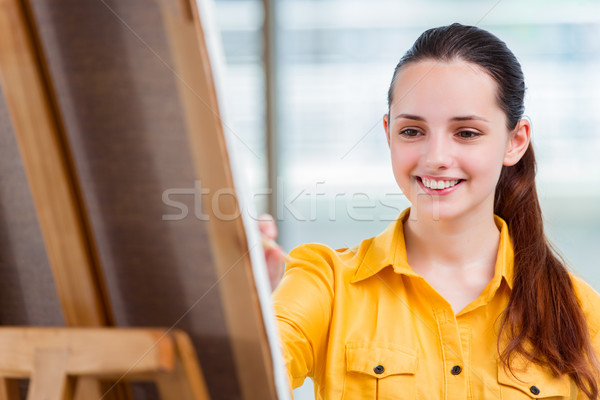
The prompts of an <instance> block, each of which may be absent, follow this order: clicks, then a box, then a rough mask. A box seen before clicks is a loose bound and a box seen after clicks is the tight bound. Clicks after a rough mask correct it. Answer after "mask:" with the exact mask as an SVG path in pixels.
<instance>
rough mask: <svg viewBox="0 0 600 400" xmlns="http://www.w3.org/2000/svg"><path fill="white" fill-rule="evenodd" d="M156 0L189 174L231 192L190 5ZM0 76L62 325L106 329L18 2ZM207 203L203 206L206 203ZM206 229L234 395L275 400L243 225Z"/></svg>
mask: <svg viewBox="0 0 600 400" xmlns="http://www.w3.org/2000/svg"><path fill="white" fill-rule="evenodd" d="M160 4H161V5H162V10H163V17H164V22H165V26H166V28H167V32H168V37H169V41H170V43H171V49H172V53H173V59H174V60H175V72H176V74H175V75H176V78H177V82H178V85H179V94H180V99H181V103H182V105H183V108H184V115H185V120H186V125H187V128H188V129H187V131H188V136H189V141H190V143H191V146H190V147H191V151H192V159H193V162H194V165H195V169H196V176H197V177H198V179H200V178H201V179H202V181H203V184H204V185H206V186H208V187H210V188H211V193H212V195H214V194H215V193H219V191H220V190H231V191H232V192H233V193H234V192H235V191H233V189H234V184H233V177H232V174H231V171H230V170H229V169H228V168H227V166H228V164H229V158H228V157H229V156H228V152H227V146H226V143H225V138H224V132H223V124H222V121H221V113H220V108H219V102H218V98H217V90H216V88H215V82H214V79H213V70H212V66H211V63H210V60H209V54H208V53H209V52H208V49H207V46H206V42H205V39H206V38H205V37H204V34H205V33H204V30H203V26H202V21H201V18H200V15H199V13H198V7H197V4H196V2H194V1H191V0H161V3H160ZM0 78H1V80H2V85H3V90H4V95H5V97H6V100H7V105H8V107H9V111H10V114H11V119H12V122H13V126H14V129H15V132H16V135H17V142H18V145H19V149H20V152H21V156H22V159H23V162H24V167H25V170H26V174H27V178H28V182H29V185H30V189H31V193H32V196H33V200H34V205H35V208H36V212H37V215H38V219H39V222H40V228H41V231H42V235H43V238H44V241H45V244H46V249H47V252H48V258H49V261H50V265H51V268H52V271H53V276H54V279H55V284H56V289H57V293H58V296H59V299H60V301H61V305H62V309H63V313H64V316H65V321H66V324H67V325H68V326H106V325H111V324H112V317H111V309H110V305H109V301H108V296H107V295H106V289H105V286H104V283H103V277H102V273H101V268H100V265H99V260H98V257H97V255H96V250H95V248H94V242H93V238H92V235H91V233H90V229H89V222H88V220H87V217H86V213H85V205H84V203H83V200H82V196H81V193H80V189H79V188H78V185H77V179H76V174H77V173H76V170H75V168H74V166H73V162H72V160H71V155H70V149H69V147H68V140H67V137H66V134H65V131H64V129H65V128H64V126H63V123H62V122H61V114H60V110H59V106H58V104H57V101H56V99H55V94H54V91H53V86H52V80H51V79H50V77H49V73H48V71H47V67H46V66H45V64H44V57H43V49H42V47H41V45H40V40H39V37H38V32H37V31H36V25H35V20H34V18H33V17H32V13H31V9H30V5H29V3H28V0H0ZM207 132H209V133H210V134H207ZM214 133H217V134H214ZM215 165H220V166H221V167H222V166H224V165H225V167H224V168H221V167H219V168H215ZM208 202H209V203H212V198H210V197H209V200H208ZM220 211H221V212H222V213H224V214H227V215H235V214H236V213H237V212H238V211H239V204H238V203H237V202H236V201H235V199H234V198H232V197H229V198H228V199H227V198H226V199H225V201H224V202H221V203H220ZM208 226H209V231H210V237H211V245H212V249H213V254H214V259H215V264H216V271H217V273H218V275H219V276H220V277H222V278H223V279H222V282H221V292H222V295H223V296H222V302H223V304H224V308H225V314H226V320H227V323H228V329H229V336H230V341H231V344H232V348H233V353H234V358H235V361H236V369H237V371H236V373H237V376H238V379H239V380H240V388H241V392H242V396H243V398H246V399H254V398H260V399H276V398H277V389H276V388H275V385H274V382H273V379H272V377H273V374H274V371H273V364H272V354H271V350H270V348H269V344H268V338H267V334H266V332H265V328H264V326H263V324H262V323H263V320H262V314H261V311H260V310H261V306H260V302H259V298H258V296H257V294H256V288H255V286H254V278H253V274H252V265H251V260H250V256H249V251H250V250H251V249H248V239H247V237H246V235H245V231H244V226H243V222H242V220H241V219H240V218H237V219H234V220H228V221H225V220H222V219H219V218H218V217H216V216H214V215H213V216H212V217H211V219H210V221H209V224H208ZM249 365H252V366H253V367H252V368H248V366H249Z"/></svg>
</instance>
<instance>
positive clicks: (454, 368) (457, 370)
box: [450, 365, 462, 375]
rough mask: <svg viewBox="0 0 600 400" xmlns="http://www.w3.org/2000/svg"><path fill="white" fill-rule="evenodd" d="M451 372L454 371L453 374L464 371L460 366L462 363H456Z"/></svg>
mask: <svg viewBox="0 0 600 400" xmlns="http://www.w3.org/2000/svg"><path fill="white" fill-rule="evenodd" d="M450 372H451V373H452V375H458V374H460V373H461V372H462V368H461V367H460V365H455V366H454V367H452V369H451V370H450Z"/></svg>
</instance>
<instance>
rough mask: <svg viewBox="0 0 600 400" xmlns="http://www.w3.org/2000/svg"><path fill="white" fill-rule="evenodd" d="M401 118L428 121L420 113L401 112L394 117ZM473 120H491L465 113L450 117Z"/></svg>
mask: <svg viewBox="0 0 600 400" xmlns="http://www.w3.org/2000/svg"><path fill="white" fill-rule="evenodd" d="M399 118H405V119H412V120H415V121H422V122H425V121H426V120H425V118H423V117H420V116H418V115H412V114H399V115H396V117H394V119H399ZM472 120H478V121H483V122H490V121H488V120H487V119H485V118H483V117H480V116H478V115H465V116H458V117H452V118H450V120H449V121H450V122H454V121H472Z"/></svg>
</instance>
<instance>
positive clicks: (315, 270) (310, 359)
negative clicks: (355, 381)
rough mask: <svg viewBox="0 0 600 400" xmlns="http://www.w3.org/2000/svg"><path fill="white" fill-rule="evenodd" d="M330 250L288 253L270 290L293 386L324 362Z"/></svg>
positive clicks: (330, 282) (330, 291)
mask: <svg viewBox="0 0 600 400" xmlns="http://www.w3.org/2000/svg"><path fill="white" fill-rule="evenodd" d="M332 252H333V251H332V250H331V249H329V248H328V247H326V246H323V245H302V246H300V247H297V248H296V249H294V250H292V252H290V257H291V258H292V260H293V261H292V262H290V263H288V264H287V265H286V272H285V274H284V276H283V279H282V280H281V282H280V283H279V286H278V287H277V289H276V290H275V292H274V293H273V306H274V309H275V317H276V320H277V325H278V328H279V334H280V338H281V345H282V350H283V356H284V361H285V363H286V367H287V372H288V376H289V379H290V384H291V385H292V388H296V387H298V386H300V385H302V383H303V382H304V379H305V378H306V377H307V376H308V377H313V376H314V374H315V368H316V366H320V365H324V364H323V363H324V358H325V357H326V352H327V337H328V330H329V322H330V320H331V309H332V304H333V280H334V273H333V268H332V266H333V261H332Z"/></svg>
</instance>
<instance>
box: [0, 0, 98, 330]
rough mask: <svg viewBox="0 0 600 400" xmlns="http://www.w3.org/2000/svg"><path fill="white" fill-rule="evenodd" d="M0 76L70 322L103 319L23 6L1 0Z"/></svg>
mask: <svg viewBox="0 0 600 400" xmlns="http://www.w3.org/2000/svg"><path fill="white" fill-rule="evenodd" d="M0 77H1V80H2V87H3V92H4V95H5V98H6V103H7V105H8V109H9V111H10V115H11V120H12V124H13V126H14V130H15V134H16V137H17V142H18V145H19V149H20V151H21V155H22V159H23V164H24V166H25V171H26V174H27V180H28V182H29V185H30V188H31V194H32V197H33V200H34V204H35V208H36V211H37V216H38V219H39V223H40V228H41V232H42V235H43V238H44V242H45V244H46V249H47V252H48V259H49V261H50V266H51V268H52V271H53V276H54V280H55V283H56V287H57V292H58V297H59V299H60V302H61V305H62V308H63V310H64V317H65V322H66V323H67V324H69V325H82V326H98V325H103V324H105V323H106V314H105V307H104V305H103V302H102V299H101V296H100V293H99V291H98V287H97V283H96V282H97V280H96V277H95V276H94V272H93V271H94V267H93V265H92V259H91V255H90V251H89V247H88V238H87V236H86V232H85V228H84V226H83V224H82V219H81V210H80V206H79V202H78V199H77V194H76V192H75V190H74V188H73V186H72V183H73V180H72V174H71V171H70V170H69V165H68V154H67V152H66V149H65V148H64V146H63V142H62V132H61V130H60V123H59V121H58V119H57V115H56V114H55V112H54V109H53V105H52V101H51V94H50V93H49V90H48V85H47V82H46V81H45V77H44V73H43V70H42V62H41V60H40V58H39V54H38V50H37V47H36V37H35V32H34V31H33V30H32V29H31V25H30V21H29V19H28V16H27V13H26V9H25V7H24V6H23V3H22V2H20V1H17V0H2V1H0Z"/></svg>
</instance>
